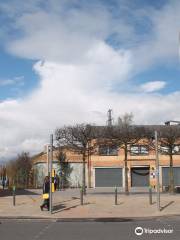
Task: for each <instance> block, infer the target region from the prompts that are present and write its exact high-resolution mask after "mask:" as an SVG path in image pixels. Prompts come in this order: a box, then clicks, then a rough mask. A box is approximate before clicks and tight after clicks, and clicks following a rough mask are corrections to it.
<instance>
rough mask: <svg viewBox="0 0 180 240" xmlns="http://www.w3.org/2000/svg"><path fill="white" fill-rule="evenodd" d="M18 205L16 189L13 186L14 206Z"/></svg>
mask: <svg viewBox="0 0 180 240" xmlns="http://www.w3.org/2000/svg"><path fill="white" fill-rule="evenodd" d="M15 205H16V187H15V186H13V206H15Z"/></svg>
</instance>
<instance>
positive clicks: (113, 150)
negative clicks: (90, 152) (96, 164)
mask: <svg viewBox="0 0 180 240" xmlns="http://www.w3.org/2000/svg"><path fill="white" fill-rule="evenodd" d="M99 155H104V156H116V155H118V147H117V146H114V145H112V146H108V145H103V146H99Z"/></svg>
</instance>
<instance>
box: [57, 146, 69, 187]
mask: <svg viewBox="0 0 180 240" xmlns="http://www.w3.org/2000/svg"><path fill="white" fill-rule="evenodd" d="M56 158H57V160H58V162H59V166H60V174H59V175H60V176H59V177H60V182H59V187H60V189H63V188H64V187H68V186H69V181H68V178H69V176H70V173H71V171H72V169H71V167H70V165H69V163H68V161H67V156H66V153H65V151H64V150H63V148H62V147H60V146H58V148H57V152H56Z"/></svg>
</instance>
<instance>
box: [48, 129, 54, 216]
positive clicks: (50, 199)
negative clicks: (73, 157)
mask: <svg viewBox="0 0 180 240" xmlns="http://www.w3.org/2000/svg"><path fill="white" fill-rule="evenodd" d="M52 161H53V134H51V135H50V166H49V171H50V193H49V210H50V213H51V214H52Z"/></svg>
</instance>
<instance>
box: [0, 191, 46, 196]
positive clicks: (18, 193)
mask: <svg viewBox="0 0 180 240" xmlns="http://www.w3.org/2000/svg"><path fill="white" fill-rule="evenodd" d="M16 195H41V193H37V192H34V191H33V190H31V189H17V190H16ZM8 196H12V190H9V189H4V190H3V189H0V197H8Z"/></svg>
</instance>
